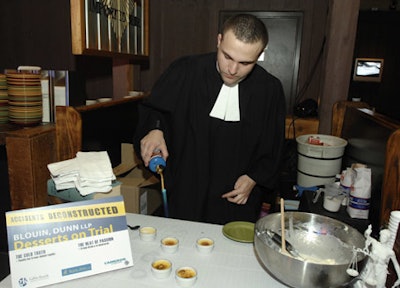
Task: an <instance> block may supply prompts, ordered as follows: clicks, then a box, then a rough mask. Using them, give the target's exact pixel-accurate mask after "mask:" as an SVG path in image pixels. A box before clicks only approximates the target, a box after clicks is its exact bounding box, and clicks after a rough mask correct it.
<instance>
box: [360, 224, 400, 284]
mask: <svg viewBox="0 0 400 288" xmlns="http://www.w3.org/2000/svg"><path fill="white" fill-rule="evenodd" d="M371 231H372V228H371V225H369V226H368V229H367V230H365V232H364V236H365V238H366V241H365V249H364V252H365V253H366V254H367V255H368V256H369V258H368V261H367V264H366V266H365V268H364V270H363V271H362V272H361V275H360V279H361V280H360V281H358V282H357V283H356V284H355V285H354V286H355V287H359V288H361V287H362V288H371V287H374V288H385V287H386V286H385V284H386V278H387V274H388V265H389V262H390V261H392V262H393V266H394V269H395V271H396V274H397V278H398V279H397V281H396V282H395V283H394V285H393V286H392V287H397V286H399V285H400V266H399V263H398V261H397V258H396V254H395V253H394V251H393V249H392V247H390V245H388V242H389V240H390V237H391V233H390V231H389V230H388V229H383V230H381V231H380V232H379V241H377V240H376V239H374V238H373V237H371Z"/></svg>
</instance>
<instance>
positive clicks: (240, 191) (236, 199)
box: [222, 175, 256, 204]
mask: <svg viewBox="0 0 400 288" xmlns="http://www.w3.org/2000/svg"><path fill="white" fill-rule="evenodd" d="M254 186H256V182H255V181H254V180H253V179H251V178H250V177H249V176H247V175H242V176H240V177H239V178H238V179H237V180H236V183H235V186H234V189H233V190H232V191H230V192H228V193H225V194H224V195H222V198H226V199H227V200H228V201H229V202H232V203H236V204H246V202H247V199H249V196H250V193H251V191H252V190H253V188H254Z"/></svg>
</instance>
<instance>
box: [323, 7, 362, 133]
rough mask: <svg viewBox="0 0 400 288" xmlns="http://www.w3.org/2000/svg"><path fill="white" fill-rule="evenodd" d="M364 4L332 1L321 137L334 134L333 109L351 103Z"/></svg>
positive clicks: (324, 72) (324, 75)
mask: <svg viewBox="0 0 400 288" xmlns="http://www.w3.org/2000/svg"><path fill="white" fill-rule="evenodd" d="M359 8H360V0H354V1H342V0H330V5H329V15H328V25H327V29H328V31H327V32H326V34H327V38H326V50H325V54H324V60H325V65H324V67H325V68H324V71H323V75H322V89H321V91H322V93H321V99H320V106H319V114H320V116H319V118H320V123H319V133H321V134H330V133H331V130H332V128H331V125H332V107H333V105H334V103H336V102H338V101H340V100H347V94H348V90H349V85H350V80H351V68H352V63H353V51H354V43H355V38H356V33H357V21H358V11H359Z"/></svg>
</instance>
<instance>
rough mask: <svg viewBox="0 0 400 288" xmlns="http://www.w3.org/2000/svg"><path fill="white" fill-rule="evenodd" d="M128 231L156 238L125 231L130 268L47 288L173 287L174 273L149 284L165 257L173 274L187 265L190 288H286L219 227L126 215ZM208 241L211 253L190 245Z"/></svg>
mask: <svg viewBox="0 0 400 288" xmlns="http://www.w3.org/2000/svg"><path fill="white" fill-rule="evenodd" d="M127 222H128V224H129V225H131V226H135V225H140V226H141V227H144V226H153V227H155V228H156V229H157V237H156V239H155V240H154V241H152V242H144V241H142V240H140V238H139V231H138V230H133V231H132V230H129V236H130V240H131V249H132V255H133V261H134V265H133V266H132V267H129V268H126V269H121V270H117V271H111V272H107V273H102V274H98V275H95V276H90V277H86V278H80V279H76V280H72V281H68V282H63V283H59V284H55V285H52V286H47V287H57V288H64V287H65V288H67V287H68V288H69V287H74V288H80V287H82V288H91V287H95V288H107V287H110V288H116V287H118V288H125V287H126V288H128V287H129V288H132V287H140V288H157V287H163V288H166V287H177V284H176V282H175V279H174V273H171V275H170V277H169V278H167V279H162V280H159V279H155V278H154V277H153V276H152V274H151V270H150V263H151V262H152V261H153V260H155V259H158V258H167V259H169V260H170V261H171V262H172V265H173V267H172V269H173V271H174V270H175V269H176V268H178V267H180V266H193V267H195V268H196V269H197V272H198V279H197V282H196V284H195V285H194V286H193V288H199V287H207V288H214V287H215V288H221V287H230V288H243V287H251V288H258V287H260V288H261V287H263V288H264V287H269V288H282V287H287V286H285V285H284V284H282V283H281V282H279V281H278V280H275V279H274V278H273V276H271V274H269V272H267V270H265V269H264V268H263V266H262V264H261V262H259V261H258V260H257V257H256V254H255V251H254V246H253V244H252V243H241V242H236V241H233V240H230V239H228V238H226V237H225V236H224V235H223V234H222V227H223V226H221V225H215V224H207V223H199V222H190V221H184V220H176V219H169V218H163V217H156V216H148V215H141V214H132V213H128V214H127ZM166 236H175V237H177V238H178V239H179V241H180V246H179V250H178V252H177V253H175V254H166V253H165V252H163V251H162V250H161V247H160V240H161V239H162V238H163V237H166ZM203 236H204V237H205V236H207V237H210V238H213V239H214V241H215V247H214V250H213V252H212V253H211V254H208V255H207V254H200V253H199V252H197V250H196V247H195V242H196V240H197V239H198V238H200V237H203ZM11 287H12V286H11V278H10V276H7V277H6V278H5V279H4V280H3V281H2V282H0V288H11Z"/></svg>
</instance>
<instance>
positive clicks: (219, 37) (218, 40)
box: [217, 33, 222, 48]
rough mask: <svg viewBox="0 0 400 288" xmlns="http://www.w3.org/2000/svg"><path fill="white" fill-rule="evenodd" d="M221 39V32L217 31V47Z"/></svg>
mask: <svg viewBox="0 0 400 288" xmlns="http://www.w3.org/2000/svg"><path fill="white" fill-rule="evenodd" d="M221 41H222V34H221V33H219V34H218V36H217V48H218V47H219V44H221Z"/></svg>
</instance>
